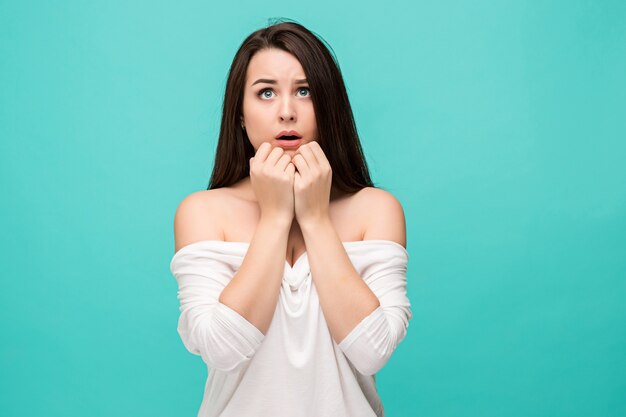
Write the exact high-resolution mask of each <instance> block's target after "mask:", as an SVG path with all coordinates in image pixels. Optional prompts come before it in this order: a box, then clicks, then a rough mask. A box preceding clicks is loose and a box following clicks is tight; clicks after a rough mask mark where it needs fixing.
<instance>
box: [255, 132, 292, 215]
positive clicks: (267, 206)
mask: <svg viewBox="0 0 626 417" xmlns="http://www.w3.org/2000/svg"><path fill="white" fill-rule="evenodd" d="M294 173H295V166H294V165H293V163H291V157H290V156H289V155H288V154H286V153H285V151H284V150H283V149H282V148H281V147H274V148H273V149H272V145H271V144H270V143H269V142H263V143H262V144H261V146H259V149H257V151H256V154H255V155H254V157H252V158H250V184H251V186H252V190H253V191H254V194H255V195H256V198H257V201H258V202H259V206H260V208H261V217H262V218H270V219H272V220H275V219H278V220H280V221H285V222H288V224H291V222H292V221H293V217H294V205H295V203H294V192H293V187H294Z"/></svg>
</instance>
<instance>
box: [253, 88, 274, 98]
mask: <svg viewBox="0 0 626 417" xmlns="http://www.w3.org/2000/svg"><path fill="white" fill-rule="evenodd" d="M271 91H272V89H271V88H264V89H263V90H261V91H259V93H258V94H257V95H258V96H259V97H265V98H269V97H268V96H267V95H265V93H266V92H271Z"/></svg>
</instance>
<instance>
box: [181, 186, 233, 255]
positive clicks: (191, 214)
mask: <svg viewBox="0 0 626 417" xmlns="http://www.w3.org/2000/svg"><path fill="white" fill-rule="evenodd" d="M224 198H226V195H225V193H223V192H222V190H221V189H215V190H203V191H196V192H194V193H191V194H189V195H188V196H187V197H185V198H184V199H183V200H182V201H181V202H180V204H179V205H178V208H177V209H176V215H175V216H174V240H175V252H178V251H179V250H180V249H181V248H182V247H184V246H187V245H189V244H191V243H195V242H199V241H201V240H224V231H223V230H222V226H221V224H222V222H221V221H220V219H221V218H222V217H223V215H222V211H223V208H222V204H220V203H221V202H222V201H223V199H224Z"/></svg>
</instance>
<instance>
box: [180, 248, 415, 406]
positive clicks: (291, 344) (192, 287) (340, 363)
mask: <svg viewBox="0 0 626 417" xmlns="http://www.w3.org/2000/svg"><path fill="white" fill-rule="evenodd" d="M343 244H344V247H345V249H346V253H347V254H348V255H349V257H350V260H351V261H352V264H353V265H354V267H355V270H356V271H357V272H358V274H359V276H361V277H362V278H363V280H364V281H365V282H366V283H367V285H368V286H369V287H370V288H371V289H372V291H373V292H374V294H375V295H376V296H377V297H378V299H379V300H380V307H378V308H377V309H376V310H375V311H374V312H372V313H371V314H369V315H368V316H367V317H365V318H364V319H363V320H362V321H361V322H360V323H359V324H358V325H357V326H355V328H354V329H352V331H351V332H350V333H349V334H348V335H347V336H346V338H345V339H344V340H343V341H342V342H341V343H340V344H337V343H335V341H334V339H333V338H332V335H331V334H330V329H329V328H328V323H327V322H326V319H325V317H324V313H323V311H322V308H321V305H320V300H319V296H318V294H317V290H316V288H315V280H314V279H313V276H312V273H311V268H310V265H309V263H308V255H307V253H306V252H305V253H304V254H303V255H302V256H301V258H299V259H298V260H297V261H296V263H295V264H294V265H293V266H290V265H289V264H288V263H287V262H285V266H284V275H283V278H282V282H281V287H280V289H279V294H278V302H277V305H276V310H275V312H274V316H273V318H272V322H271V323H270V326H269V328H268V330H267V332H266V333H265V335H264V334H263V333H261V331H259V329H257V328H256V327H255V326H254V325H252V324H251V323H250V322H248V321H247V320H246V319H245V318H244V317H242V316H241V315H239V314H238V313H237V312H235V311H234V310H232V309H230V308H229V307H227V306H226V305H224V304H221V303H219V301H218V300H219V295H220V294H221V292H222V290H223V289H224V287H226V285H228V283H229V282H230V280H231V279H232V278H233V276H234V275H235V273H236V272H237V271H238V270H239V268H240V267H241V264H242V262H243V259H244V257H245V255H246V252H247V251H248V248H249V245H250V244H249V243H247V242H223V241H217V240H204V241H200V242H196V243H192V244H190V245H187V246H185V247H183V248H181V249H180V250H179V251H178V252H177V253H176V254H175V255H174V258H173V259H172V262H171V264H170V270H171V271H172V274H173V275H174V277H175V278H176V280H177V282H178V285H179V290H178V298H179V300H180V318H179V321H178V333H179V334H180V337H181V339H182V341H183V343H184V345H185V347H186V348H187V350H189V351H190V352H191V353H193V354H196V355H200V356H201V357H202V359H203V360H204V362H205V363H206V365H207V368H208V377H207V381H206V384H205V388H204V397H203V399H202V404H201V406H200V410H199V411H198V417H241V416H246V417H265V416H272V417H309V416H333V417H351V416H359V417H384V415H385V413H384V408H383V405H382V402H381V400H380V396H379V395H378V391H377V388H376V378H375V375H374V374H375V373H376V372H377V371H378V370H380V368H381V367H382V366H384V365H385V363H386V362H387V361H388V360H389V357H390V356H391V354H392V353H393V351H394V350H395V348H396V347H397V345H398V343H400V341H401V340H402V339H403V338H404V336H405V334H406V331H407V326H408V320H409V319H410V318H411V311H410V308H409V307H410V304H409V300H408V298H407V296H406V269H407V262H408V254H407V252H406V250H405V249H404V247H402V246H401V245H399V244H398V243H396V242H392V241H389V240H365V241H353V242H343Z"/></svg>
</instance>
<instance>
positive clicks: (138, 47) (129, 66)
mask: <svg viewBox="0 0 626 417" xmlns="http://www.w3.org/2000/svg"><path fill="white" fill-rule="evenodd" d="M625 5H626V3H624V2H622V1H608V0H607V1H602V2H593V1H582V0H576V1H550V0H549V1H498V2H494V1H485V0H478V1H439V2H425V1H401V2H400V1H390V2H387V3H384V4H383V3H381V2H372V3H362V2H358V1H346V2H337V1H326V0H321V1H317V2H315V3H311V2H301V3H294V2H291V1H268V2H263V3H259V2H253V1H246V2H230V3H228V2H222V3H214V2H208V1H193V2H191V1H187V2H185V1H183V2H177V3H174V2H164V1H157V2H147V1H143V2H140V1H106V2H105V1H101V2H97V1H95V2H80V1H59V2H44V1H39V2H37V1H35V2H19V1H10V0H4V1H2V2H1V3H0V175H1V177H0V190H1V196H2V204H1V205H0V226H1V229H0V231H1V232H2V240H1V245H2V246H1V248H0V261H1V262H0V263H1V265H2V283H3V285H2V291H0V324H1V326H2V327H1V330H2V343H0V353H1V357H0V369H1V372H0V373H1V375H2V377H1V379H0V381H1V382H0V383H1V386H0V415H2V416H4V417H13V416H37V415H45V416H50V417H52V416H59V417H61V416H62V417H74V416H81V417H82V416H87V415H88V416H92V417H100V416H116V417H117V416H133V417H140V416H150V417H157V416H164V417H165V416H194V415H196V413H197V410H198V407H199V405H200V401H201V398H202V391H203V388H204V382H205V378H206V367H205V365H204V363H203V362H202V360H201V358H200V357H198V356H194V355H192V354H190V353H189V352H187V351H186V350H185V348H184V346H183V344H182V342H181V340H180V339H179V336H178V334H177V332H176V325H177V320H178V300H177V298H176V291H177V286H176V281H175V280H174V278H173V276H172V275H171V274H170V271H169V262H170V260H171V257H172V255H173V253H174V236H173V218H174V212H175V210H176V207H177V206H178V204H179V203H180V201H181V200H182V199H183V198H184V197H185V196H187V195H188V194H190V193H192V192H195V191H199V190H203V189H206V187H207V185H208V180H209V176H210V173H211V170H212V167H213V162H214V161H213V156H214V154H215V147H216V143H217V137H218V132H219V125H220V116H221V103H222V99H223V93H224V86H225V81H226V76H227V72H228V68H229V65H230V63H231V62H232V59H233V56H234V54H235V52H236V50H237V48H238V47H239V45H240V44H241V42H242V41H243V39H244V38H245V37H246V36H247V35H248V34H249V33H251V32H252V31H254V30H256V29H259V28H261V27H264V26H266V25H267V24H268V19H270V18H280V17H285V18H289V19H293V20H295V21H297V22H299V23H301V24H303V25H305V26H306V27H308V28H310V29H311V30H313V31H314V32H315V33H317V34H319V35H320V36H321V37H323V38H324V39H325V40H326V41H327V42H328V43H329V44H330V45H331V46H332V48H333V51H334V53H335V55H336V57H337V60H338V62H339V64H340V67H341V70H342V73H343V76H344V79H345V82H346V86H347V88H348V93H349V97H350V100H351V103H352V106H353V110H354V114H355V118H356V123H357V127H358V130H359V134H360V136H361V140H362V144H363V148H364V151H365V153H366V157H367V161H368V164H369V167H370V170H371V173H372V177H373V180H374V182H375V184H376V185H378V186H382V187H385V189H387V190H389V191H390V192H391V193H392V194H394V196H396V197H397V198H398V200H400V202H401V203H402V205H403V207H404V210H405V215H406V219H407V243H408V252H409V256H410V259H409V267H408V292H409V298H410V300H411V303H412V311H413V319H412V321H411V322H410V325H409V330H408V334H407V337H406V339H405V340H404V341H403V342H402V343H401V344H400V346H399V347H398V349H397V350H396V352H395V353H394V356H393V357H392V358H391V360H390V361H389V363H388V364H387V366H386V367H385V368H384V369H383V370H382V371H381V372H380V373H379V374H378V376H377V382H378V387H379V391H380V394H381V397H382V400H383V404H384V406H385V409H386V413H387V415H388V416H389V417H414V416H421V417H448V416H450V417H459V416H464V417H474V416H476V417H488V416H494V417H495V416H498V417H501V416H508V417H527V416H534V417H554V416H568V417H578V416H580V417H583V416H584V417H587V416H615V417H617V416H624V415H626V395H624V394H625V393H626V331H625V329H626V325H625V324H626V307H625V303H624V299H625V295H626V256H625V254H626V168H625V163H624V159H625V156H626V82H625V76H624V75H625V74H626V25H625V24H624V22H626V6H625Z"/></svg>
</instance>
